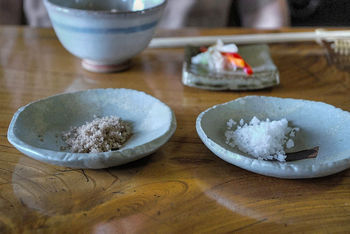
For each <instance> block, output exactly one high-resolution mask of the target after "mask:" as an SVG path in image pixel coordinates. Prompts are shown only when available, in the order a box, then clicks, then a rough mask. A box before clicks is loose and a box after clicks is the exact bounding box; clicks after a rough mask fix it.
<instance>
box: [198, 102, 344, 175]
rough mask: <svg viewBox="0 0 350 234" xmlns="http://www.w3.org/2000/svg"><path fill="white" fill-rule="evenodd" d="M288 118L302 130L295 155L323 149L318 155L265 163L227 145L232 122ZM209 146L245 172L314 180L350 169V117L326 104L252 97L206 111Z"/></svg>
mask: <svg viewBox="0 0 350 234" xmlns="http://www.w3.org/2000/svg"><path fill="white" fill-rule="evenodd" d="M254 116H256V117H258V118H259V119H261V120H265V119H266V118H269V119H270V120H280V119H282V118H286V119H287V120H288V121H290V123H291V125H292V126H295V127H299V128H300V131H299V132H298V133H297V134H296V137H295V138H294V142H295V147H293V148H292V149H291V150H292V151H294V152H295V151H300V150H304V149H310V148H313V147H316V146H319V152H318V156H317V157H316V158H312V159H302V160H298V161H291V162H278V161H263V160H258V159H256V158H254V157H251V156H249V155H247V154H245V153H243V152H241V151H240V150H238V149H237V148H233V147H231V146H229V145H227V144H226V143H225V134H224V133H225V131H226V128H227V125H226V123H227V121H228V120H229V119H233V120H235V121H238V122H239V121H240V119H243V120H244V121H245V122H247V121H250V120H251V119H252V118H253V117H254ZM196 128H197V132H198V135H199V137H200V138H201V140H202V141H203V143H204V144H205V145H206V146H207V147H208V148H209V149H210V150H211V151H212V152H213V153H214V154H216V155H217V156H218V157H220V158H221V159H223V160H225V161H227V162H229V163H231V164H233V165H236V166H238V167H241V168H243V169H246V170H249V171H252V172H255V173H258V174H262V175H266V176H273V177H279V178H289V179H296V178H312V177H322V176H327V175H331V174H334V173H337V172H340V171H342V170H345V169H347V168H349V167H350V144H349V139H350V113H349V112H347V111H343V110H341V109H339V108H335V107H334V106H331V105H329V104H326V103H322V102H314V101H307V100H298V99H289V98H275V97H262V96H247V97H244V98H239V99H236V100H234V101H231V102H228V103H224V104H221V105H216V106H214V107H211V108H209V109H208V110H206V111H204V112H202V113H201V114H200V115H199V116H198V118H197V122H196Z"/></svg>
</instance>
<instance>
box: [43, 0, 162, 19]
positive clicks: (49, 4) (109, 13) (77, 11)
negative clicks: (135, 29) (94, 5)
mask: <svg viewBox="0 0 350 234" xmlns="http://www.w3.org/2000/svg"><path fill="white" fill-rule="evenodd" d="M43 1H44V3H45V5H46V7H47V8H51V9H53V10H55V11H58V12H61V13H63V14H73V15H75V14H86V15H101V16H102V15H107V16H117V15H143V14H147V13H150V12H153V11H157V10H159V9H162V8H164V7H165V5H166V4H167V1H168V0H162V1H163V2H162V3H160V4H158V5H156V6H154V7H150V8H145V9H143V10H137V11H115V12H114V11H111V10H88V9H77V8H71V7H65V6H61V5H58V4H55V3H53V2H52V1H51V0H43Z"/></svg>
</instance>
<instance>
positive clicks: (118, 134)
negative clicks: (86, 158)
mask: <svg viewBox="0 0 350 234" xmlns="http://www.w3.org/2000/svg"><path fill="white" fill-rule="evenodd" d="M130 135H131V128H130V126H129V125H128V123H126V122H125V121H123V120H121V118H119V117H116V116H106V117H102V118H95V119H94V120H93V121H92V122H90V123H86V124H84V125H82V126H80V127H72V128H71V129H70V131H68V132H65V133H63V135H62V139H63V140H64V141H65V142H66V143H67V144H68V146H69V148H70V149H71V151H72V152H74V153H98V152H107V151H111V150H117V149H119V148H120V147H121V146H122V145H123V144H124V143H125V142H126V140H127V139H128V138H129V137H130Z"/></svg>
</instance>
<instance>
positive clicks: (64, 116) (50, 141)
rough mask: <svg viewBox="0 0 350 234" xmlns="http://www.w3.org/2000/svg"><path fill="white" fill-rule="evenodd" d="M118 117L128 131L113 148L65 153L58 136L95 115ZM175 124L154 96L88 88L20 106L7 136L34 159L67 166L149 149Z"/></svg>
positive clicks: (128, 157)
mask: <svg viewBox="0 0 350 234" xmlns="http://www.w3.org/2000/svg"><path fill="white" fill-rule="evenodd" d="M111 115H114V116H119V117H121V118H122V119H123V120H125V121H127V122H128V123H130V124H131V127H132V136H131V137H130V139H128V141H127V142H126V143H125V144H124V145H123V146H122V148H120V149H119V150H116V151H110V152H103V153H71V152H69V150H68V149H67V150H62V147H65V146H66V144H65V143H64V142H63V140H62V138H61V136H62V133H63V132H66V131H68V130H70V128H71V127H72V126H80V125H83V124H85V123H86V122H90V121H92V120H93V119H94V118H95V116H97V117H103V116H111ZM175 129H176V120H175V115H174V113H173V111H172V110H171V109H170V108H169V107H168V106H167V105H165V104H164V103H162V102H161V101H159V100H158V99H156V98H154V97H152V96H150V95H148V94H146V93H143V92H140V91H136V90H131V89H92V90H86V91H80V92H75V93H66V94H60V95H56V96H52V97H49V98H46V99H43V100H39V101H36V102H33V103H30V104H28V105H26V106H24V107H21V108H20V109H19V110H18V111H17V112H16V113H15V114H14V116H13V119H12V121H11V123H10V126H9V129H8V135H7V137H8V140H9V142H10V143H11V144H12V145H14V146H15V147H16V148H17V149H18V150H19V151H21V152H22V153H24V154H26V155H27V156H29V157H32V158H34V159H37V160H40V161H43V162H47V163H51V164H56V165H60V166H66V167H73V168H106V167H112V166H117V165H121V164H125V163H128V162H131V161H134V160H137V159H140V158H142V157H144V156H146V155H149V154H151V153H153V152H155V151H156V150H157V149H158V148H159V147H161V146H162V145H163V144H165V143H166V142H167V141H168V140H169V138H170V137H171V136H172V135H173V133H174V132H175Z"/></svg>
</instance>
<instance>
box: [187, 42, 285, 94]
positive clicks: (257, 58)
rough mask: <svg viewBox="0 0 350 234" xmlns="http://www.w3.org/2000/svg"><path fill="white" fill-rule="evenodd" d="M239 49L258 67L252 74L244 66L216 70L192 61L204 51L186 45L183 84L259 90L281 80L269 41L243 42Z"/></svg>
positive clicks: (252, 65)
mask: <svg viewBox="0 0 350 234" xmlns="http://www.w3.org/2000/svg"><path fill="white" fill-rule="evenodd" d="M238 49H239V53H240V55H241V56H242V57H243V58H244V59H245V60H246V61H247V63H248V64H249V65H250V66H251V67H252V69H253V71H254V73H253V74H252V75H250V76H248V75H247V74H245V73H244V71H243V70H237V71H223V72H213V71H210V70H209V69H208V67H203V66H200V65H196V64H192V62H191V58H192V57H193V56H195V55H197V54H198V53H200V48H199V47H194V46H188V47H186V49H185V61H184V64H183V68H182V82H183V84H185V85H187V86H191V87H196V88H201V89H209V90H255V89H263V88H268V87H272V86H275V85H278V84H279V73H278V70H277V67H276V65H275V64H274V63H273V61H272V59H271V56H270V50H269V47H268V46H267V45H263V44H262V45H247V46H239V47H238Z"/></svg>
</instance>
